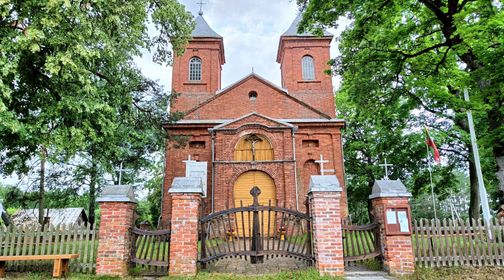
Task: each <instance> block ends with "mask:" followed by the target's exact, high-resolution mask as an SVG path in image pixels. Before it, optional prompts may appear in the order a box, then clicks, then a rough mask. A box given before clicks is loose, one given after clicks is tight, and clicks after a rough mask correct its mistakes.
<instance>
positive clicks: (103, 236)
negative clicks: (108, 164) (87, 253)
mask: <svg viewBox="0 0 504 280" xmlns="http://www.w3.org/2000/svg"><path fill="white" fill-rule="evenodd" d="M96 201H97V202H98V204H99V206H100V227H99V229H100V230H99V231H98V252H97V254H96V274H97V275H115V276H127V275H128V266H129V261H130V247H131V238H130V229H131V228H132V227H133V226H134V220H133V219H134V213H135V207H136V203H137V201H136V199H135V194H134V193H133V187H132V186H127V185H120V186H117V185H116V186H106V187H105V188H104V189H103V191H102V194H101V196H100V197H99V198H98V199H97V200H96Z"/></svg>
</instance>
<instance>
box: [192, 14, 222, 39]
mask: <svg viewBox="0 0 504 280" xmlns="http://www.w3.org/2000/svg"><path fill="white" fill-rule="evenodd" d="M194 21H195V22H196V27H195V28H194V30H193V32H192V34H191V36H192V37H193V38H198V37H204V38H222V36H221V35H219V34H217V32H215V31H214V30H213V29H212V28H211V27H210V25H208V23H207V22H206V20H205V19H204V18H203V11H201V10H200V11H199V12H198V16H197V17H196V18H195V19H194Z"/></svg>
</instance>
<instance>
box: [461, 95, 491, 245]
mask: <svg viewBox="0 0 504 280" xmlns="http://www.w3.org/2000/svg"><path fill="white" fill-rule="evenodd" d="M464 100H465V101H466V102H469V93H468V91H467V89H464ZM467 123H468V124H469V134H470V136H471V147H472V152H473V157H474V164H475V165H476V176H477V177H478V191H479V196H480V202H481V209H482V210H483V220H485V225H486V227H487V229H488V227H489V223H490V207H489V205H488V196H487V192H486V189H485V183H484V181H483V173H482V171H481V163H480V156H479V150H478V143H477V141H476V132H475V131H474V122H473V116H472V112H471V110H467ZM487 232H488V237H489V238H490V239H492V231H490V230H487Z"/></svg>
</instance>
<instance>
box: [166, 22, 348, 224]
mask: <svg viewBox="0 0 504 280" xmlns="http://www.w3.org/2000/svg"><path fill="white" fill-rule="evenodd" d="M299 20H300V18H299V17H298V18H296V19H295V20H294V22H293V23H292V25H291V26H290V27H289V28H288V30H287V31H286V32H285V33H284V34H282V35H281V36H280V40H279V46H278V53H277V62H278V63H279V64H280V70H281V80H282V81H281V83H282V84H281V85H275V84H273V83H271V82H269V81H268V80H267V79H265V78H263V77H261V76H259V75H257V74H254V73H251V74H250V75H248V76H246V77H243V78H242V79H241V80H239V81H237V82H235V83H234V84H232V85H230V86H228V87H226V88H221V70H222V65H223V64H224V63H225V62H226V61H225V55H224V42H223V38H222V37H221V36H220V35H218V34H217V33H216V32H215V31H214V30H212V28H210V26H209V25H208V24H207V23H206V21H205V20H204V18H203V16H202V14H200V15H199V16H198V17H197V18H196V28H195V30H194V31H193V33H192V39H191V40H190V41H189V43H188V45H187V46H186V51H185V53H184V55H182V56H180V57H175V59H174V64H173V77H172V88H173V91H174V92H176V93H177V94H178V97H177V98H176V100H175V101H174V102H173V103H172V104H171V112H176V111H179V112H183V113H184V117H183V119H181V120H179V121H178V122H176V123H175V124H165V125H164V129H165V130H166V133H168V134H169V135H170V138H177V139H181V141H167V145H166V164H165V168H166V170H165V179H164V186H163V202H162V203H163V205H162V216H161V225H162V226H166V225H168V223H169V221H170V217H171V199H170V196H169V194H168V189H169V188H170V186H171V184H172V182H173V180H174V178H175V177H184V176H185V175H186V170H185V168H186V162H187V160H189V159H190V160H191V161H195V162H206V164H207V165H206V167H205V168H206V178H207V180H206V195H205V198H204V200H203V201H204V205H205V208H204V212H206V213H211V212H215V211H220V210H225V209H229V208H233V207H239V206H241V205H243V206H247V205H249V204H251V203H252V196H251V195H250V193H249V191H250V189H251V188H252V187H253V186H258V187H259V188H260V189H261V195H260V196H259V202H260V203H261V204H263V205H272V206H280V207H285V208H290V209H295V210H299V211H305V204H304V202H305V200H306V195H307V191H308V184H309V180H310V176H311V175H317V174H320V173H321V172H325V174H335V175H336V176H337V178H338V180H340V184H341V186H342V187H343V190H344V191H343V194H342V198H341V206H342V209H343V210H342V211H343V213H342V214H343V215H344V216H346V214H347V212H348V210H347V201H346V188H345V182H344V180H343V178H344V166H343V157H342V154H343V153H342V139H341V128H342V127H343V126H344V121H343V120H341V119H338V118H337V117H336V109H335V105H334V94H333V85H332V79H331V76H330V75H328V74H326V73H325V72H324V71H325V70H327V69H328V65H327V61H328V60H329V59H330V54H329V48H330V43H331V41H332V38H333V36H332V35H331V34H329V33H325V34H324V35H323V36H322V37H316V36H313V35H311V34H298V32H297V25H298V23H299ZM321 159H322V160H321ZM203 166H205V165H203Z"/></svg>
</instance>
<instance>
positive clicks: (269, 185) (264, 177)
mask: <svg viewBox="0 0 504 280" xmlns="http://www.w3.org/2000/svg"><path fill="white" fill-rule="evenodd" d="M254 186H257V187H258V188H259V189H260V190H261V194H260V195H259V197H258V200H259V204H260V205H269V203H270V202H271V206H276V188H275V182H274V181H273V179H272V178H271V177H270V176H269V175H268V174H266V173H265V172H262V171H257V170H252V171H247V172H245V173H243V174H241V175H240V176H239V177H238V179H236V181H235V183H234V188H233V198H234V203H235V207H241V206H242V205H243V206H249V205H252V203H253V198H252V195H251V194H250V190H251V189H252V187H254ZM270 218H271V217H270ZM236 219H237V222H238V223H237V224H238V233H239V235H242V234H243V233H242V232H243V229H245V234H244V235H245V236H249V227H250V226H251V224H250V220H251V217H249V216H248V213H245V214H244V216H243V218H242V216H241V215H240V214H238V215H237V216H236ZM264 219H265V223H267V222H268V221H267V219H268V218H267V217H264ZM271 219H272V218H271ZM242 221H243V226H242ZM242 236H243V235H242Z"/></svg>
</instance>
